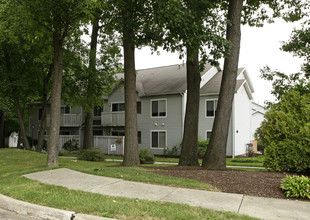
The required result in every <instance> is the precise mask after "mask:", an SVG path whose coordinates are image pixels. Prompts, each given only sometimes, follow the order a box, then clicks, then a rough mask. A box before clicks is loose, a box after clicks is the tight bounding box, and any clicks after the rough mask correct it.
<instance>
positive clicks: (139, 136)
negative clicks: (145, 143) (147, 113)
mask: <svg viewBox="0 0 310 220" xmlns="http://www.w3.org/2000/svg"><path fill="white" fill-rule="evenodd" d="M141 134H142V133H141V131H138V144H141V143H142V135H141Z"/></svg>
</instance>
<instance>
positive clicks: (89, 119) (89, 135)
mask: <svg viewBox="0 0 310 220" xmlns="http://www.w3.org/2000/svg"><path fill="white" fill-rule="evenodd" d="M99 20H100V17H99V16H96V17H95V18H94V20H92V33H91V42H90V53H89V67H88V69H89V77H88V88H87V95H89V99H88V100H89V103H88V107H89V109H87V110H86V116H85V129H84V143H83V148H84V149H89V148H92V147H93V118H94V112H93V109H94V104H93V103H94V101H93V98H92V97H93V95H94V92H92V91H91V90H92V85H93V81H94V80H96V79H95V76H96V55H97V44H98V32H99Z"/></svg>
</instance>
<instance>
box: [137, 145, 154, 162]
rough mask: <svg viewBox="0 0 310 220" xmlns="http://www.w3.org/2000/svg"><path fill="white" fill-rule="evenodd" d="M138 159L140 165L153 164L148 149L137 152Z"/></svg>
mask: <svg viewBox="0 0 310 220" xmlns="http://www.w3.org/2000/svg"><path fill="white" fill-rule="evenodd" d="M139 158H140V163H141V164H153V163H154V162H155V157H154V155H153V154H152V153H151V152H150V151H149V150H148V149H141V150H139Z"/></svg>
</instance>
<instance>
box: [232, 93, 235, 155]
mask: <svg viewBox="0 0 310 220" xmlns="http://www.w3.org/2000/svg"><path fill="white" fill-rule="evenodd" d="M235 116H236V115H235V95H234V100H233V104H232V112H231V122H232V158H235V139H236V138H235V135H236V127H235Z"/></svg>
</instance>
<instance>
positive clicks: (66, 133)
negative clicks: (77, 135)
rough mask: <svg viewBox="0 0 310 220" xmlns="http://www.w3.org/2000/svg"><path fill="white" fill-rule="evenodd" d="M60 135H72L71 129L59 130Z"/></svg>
mask: <svg viewBox="0 0 310 220" xmlns="http://www.w3.org/2000/svg"><path fill="white" fill-rule="evenodd" d="M59 135H70V131H59Z"/></svg>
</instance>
